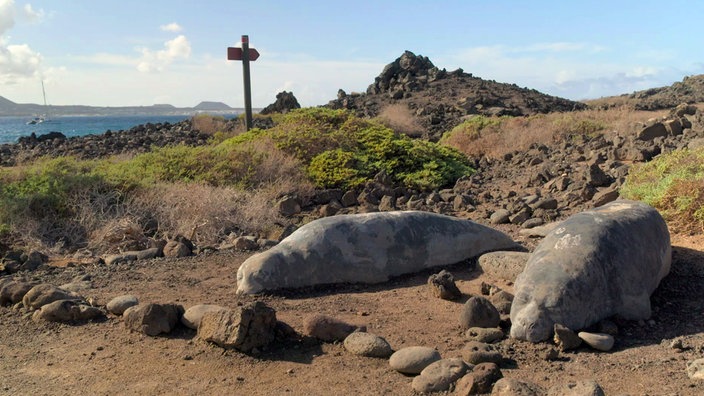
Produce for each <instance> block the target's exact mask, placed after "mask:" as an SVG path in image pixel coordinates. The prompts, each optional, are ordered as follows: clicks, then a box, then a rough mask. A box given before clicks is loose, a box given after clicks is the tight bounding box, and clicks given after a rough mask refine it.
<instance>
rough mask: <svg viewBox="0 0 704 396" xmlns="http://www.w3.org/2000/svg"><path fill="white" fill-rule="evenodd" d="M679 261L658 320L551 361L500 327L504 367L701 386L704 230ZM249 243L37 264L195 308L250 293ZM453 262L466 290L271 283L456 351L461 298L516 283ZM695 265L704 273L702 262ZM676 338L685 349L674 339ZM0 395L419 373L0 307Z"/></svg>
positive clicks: (103, 293)
mask: <svg viewBox="0 0 704 396" xmlns="http://www.w3.org/2000/svg"><path fill="white" fill-rule="evenodd" d="M673 245H675V248H674V264H673V271H672V272H671V274H670V275H669V276H668V277H667V278H665V279H664V281H663V282H662V284H661V286H660V288H659V289H658V290H657V291H656V292H655V294H654V295H653V297H652V301H653V307H654V315H653V318H652V320H651V321H648V322H641V323H623V324H621V327H620V333H619V335H618V336H617V341H616V346H615V348H614V349H613V350H612V351H611V352H608V353H605V352H596V351H593V350H589V349H587V348H581V349H578V350H577V351H574V352H568V353H561V354H560V357H559V358H558V359H557V360H553V361H550V360H546V353H547V351H548V349H549V348H551V347H552V344H547V343H543V344H537V345H533V344H530V343H526V342H518V341H515V340H504V341H502V342H501V345H502V346H501V348H502V350H503V352H504V357H505V362H504V364H503V365H502V371H503V375H504V376H505V377H514V378H519V379H524V380H529V381H532V382H535V383H537V384H539V385H541V386H543V387H545V388H549V387H550V386H552V385H555V384H559V383H565V382H569V381H572V380H580V379H594V380H596V381H597V382H598V383H599V384H600V385H601V386H602V387H603V388H604V390H605V392H606V394H607V395H624V394H628V395H701V394H704V381H701V382H698V381H694V380H690V379H689V378H688V377H687V375H686V372H685V367H686V364H687V361H691V360H694V359H697V358H700V357H704V316H703V315H702V313H704V312H703V310H704V251H703V250H704V249H703V248H702V246H704V237H702V236H698V237H675V238H674V243H673ZM247 257H248V256H247V255H246V254H243V253H232V252H230V253H227V252H224V253H223V252H221V253H214V254H211V255H201V256H197V257H190V258H185V259H177V260H173V259H171V260H167V259H156V260H150V261H143V262H137V263H132V264H128V265H127V264H126V265H118V266H114V267H106V266H80V267H74V268H49V269H48V270H40V271H38V272H35V273H32V274H30V276H31V279H33V280H35V281H42V282H48V283H52V284H56V285H60V284H62V283H65V282H68V281H70V280H71V279H72V278H73V277H75V276H77V275H82V274H89V275H91V276H92V281H93V285H94V288H93V289H91V290H88V291H87V292H85V293H84V295H85V296H86V297H90V298H93V299H94V301H95V302H96V303H97V304H105V303H107V301H109V300H110V299H111V298H113V297H115V296H118V295H122V294H134V295H136V296H138V297H139V298H140V300H141V301H142V302H161V303H165V302H177V303H180V304H182V305H183V306H184V307H186V308H188V307H190V306H192V305H195V304H200V303H211V304H220V305H223V306H228V307H235V306H237V304H239V303H242V302H248V301H253V300H254V299H255V298H254V297H242V296H237V295H236V294H235V288H236V276H235V275H236V271H237V268H238V266H239V265H240V264H241V263H242V262H243V261H244V260H245V259H246V258H247ZM474 268H475V265H474V263H470V262H468V263H464V264H460V265H456V266H453V267H450V270H451V272H452V273H453V274H454V275H455V278H456V279H457V284H458V287H459V288H460V290H461V291H462V292H463V293H464V294H465V298H464V299H463V300H462V301H459V302H449V301H444V300H440V299H437V298H434V297H431V296H430V294H429V293H428V290H427V286H426V280H427V277H428V275H429V274H430V273H431V272H427V273H423V274H418V275H414V276H407V277H403V278H400V279H396V280H394V281H392V282H389V283H386V284H382V285H374V286H357V285H344V286H339V287H328V288H324V289H316V290H306V291H299V292H295V293H288V294H286V295H277V296H264V297H257V299H260V300H263V301H265V302H266V303H267V304H268V305H270V306H272V307H273V308H275V309H276V312H277V317H278V319H279V320H282V321H284V322H286V323H288V324H290V325H291V326H292V327H293V328H294V329H296V330H298V331H302V329H303V321H304V318H305V317H306V316H308V315H310V314H314V313H324V314H329V315H332V316H335V317H338V318H340V319H343V320H347V321H350V322H354V323H358V324H366V325H367V327H368V331H370V332H373V333H376V334H378V335H381V336H383V337H385V338H386V339H387V340H388V341H389V343H390V344H391V345H392V347H394V349H399V348H402V347H406V346H412V345H425V346H431V347H435V348H437V349H438V350H439V351H440V353H441V354H442V356H443V357H460V356H461V354H460V350H461V348H462V346H463V345H464V344H465V342H466V341H465V339H464V337H463V333H462V331H461V330H460V328H459V325H458V319H459V311H460V307H461V304H462V303H463V302H464V301H466V299H467V298H469V296H470V295H477V294H479V293H480V285H481V282H482V281H485V282H489V283H494V284H496V285H497V286H499V287H502V288H505V289H506V290H509V291H511V286H510V285H508V284H506V283H505V282H501V281H498V280H496V279H490V278H487V277H486V276H484V275H483V274H481V273H480V272H479V271H477V270H475V269H474ZM697 271H699V272H697ZM676 338H680V339H681V340H682V344H683V346H684V350H680V349H675V348H672V347H671V346H670V344H671V342H672V340H673V339H676ZM0 373H2V376H1V377H0V394H11V395H30V394H31V395H74V394H93V395H114V394H140V395H145V394H149V395H153V394H181V395H196V394H210V395H219V394H232V395H280V394H290V395H330V394H356V395H382V394H388V395H412V394H414V392H413V391H412V389H411V385H410V384H411V381H412V378H411V377H408V376H404V375H402V374H399V373H397V372H395V371H393V370H391V369H390V368H389V366H388V363H387V361H386V360H384V359H374V358H362V357H357V356H354V355H351V354H350V353H347V352H346V351H345V350H344V348H343V346H342V345H341V344H339V343H338V344H321V343H319V342H317V341H315V340H312V339H308V338H305V337H304V338H302V339H300V340H295V341H289V342H286V343H276V344H272V345H271V346H269V347H268V348H266V349H265V350H263V351H262V352H261V353H259V354H258V355H256V356H248V355H245V354H242V353H239V352H236V351H225V350H223V349H221V348H219V347H216V346H212V345H209V344H206V343H204V342H202V341H199V340H197V339H196V338H195V331H192V330H189V329H186V328H183V327H179V328H178V329H177V330H176V331H175V332H173V333H172V334H170V335H168V336H162V337H148V336H145V335H141V334H137V333H131V332H129V331H128V330H126V329H125V328H124V326H123V323H122V320H121V318H119V317H114V316H108V317H107V319H105V320H104V321H100V322H93V323H87V324H81V325H65V324H55V323H37V322H34V321H32V320H31V318H30V315H29V314H28V313H26V312H23V311H22V310H16V309H12V308H9V307H2V308H0Z"/></svg>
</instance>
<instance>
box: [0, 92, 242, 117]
mask: <svg viewBox="0 0 704 396" xmlns="http://www.w3.org/2000/svg"><path fill="white" fill-rule="evenodd" d="M204 111H207V112H212V113H242V112H244V109H242V108H234V107H230V106H228V105H227V104H225V103H222V102H200V103H199V104H198V105H196V106H195V107H175V106H173V105H170V104H155V105H151V106H122V107H107V106H84V105H64V106H56V105H49V106H46V107H45V106H42V105H39V104H34V103H15V102H13V101H11V100H9V99H7V98H4V97H2V96H0V116H17V117H31V116H34V115H36V114H44V113H47V114H49V115H50V116H78V115H97V116H99V115H152V114H154V115H191V114H194V113H198V112H204Z"/></svg>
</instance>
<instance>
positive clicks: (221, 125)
mask: <svg viewBox="0 0 704 396" xmlns="http://www.w3.org/2000/svg"><path fill="white" fill-rule="evenodd" d="M191 124H192V125H193V129H197V130H199V131H201V132H202V133H205V134H207V135H211V136H212V135H214V134H215V133H216V132H224V131H225V126H226V124H227V121H226V120H225V117H222V116H214V115H210V114H198V115H195V116H193V118H191Z"/></svg>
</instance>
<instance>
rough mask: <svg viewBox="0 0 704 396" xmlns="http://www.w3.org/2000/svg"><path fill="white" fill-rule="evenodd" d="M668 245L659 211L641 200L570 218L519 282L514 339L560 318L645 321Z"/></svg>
mask: <svg viewBox="0 0 704 396" xmlns="http://www.w3.org/2000/svg"><path fill="white" fill-rule="evenodd" d="M671 249H672V248H671V246H670V234H669V231H668V229H667V225H666V224H665V221H664V220H663V219H662V216H660V214H659V213H658V211H657V210H655V209H654V208H652V207H650V206H648V205H646V204H644V203H642V202H636V201H626V200H617V201H614V202H612V203H610V204H607V205H604V206H601V207H599V208H595V209H592V210H589V211H586V212H582V213H578V214H576V215H573V216H571V217H569V218H568V219H566V220H564V221H563V222H561V223H560V224H559V226H558V227H557V228H556V229H554V230H553V231H552V232H550V234H548V236H546V237H545V239H544V240H543V241H542V242H541V243H540V244H539V245H538V246H537V247H536V248H535V250H534V251H533V253H532V254H531V257H530V259H529V260H528V262H527V263H526V267H525V269H524V271H523V272H522V273H521V274H520V275H519V276H518V278H517V279H516V283H515V285H514V290H515V292H516V293H515V295H516V298H515V299H514V302H513V306H512V307H511V323H512V326H511V337H514V338H519V339H525V340H528V341H531V342H539V341H543V340H546V339H548V338H549V337H550V336H551V335H552V332H553V326H554V324H555V323H561V324H563V325H565V326H567V327H569V328H571V329H584V328H587V327H589V326H591V325H593V324H596V323H598V322H599V321H600V320H602V319H605V318H608V317H611V316H614V315H619V316H621V317H623V318H624V319H627V320H639V319H648V318H649V317H650V314H651V309H650V295H651V294H652V292H653V291H654V290H655V288H656V287H657V286H658V284H659V283H660V280H661V279H662V278H663V277H664V276H665V275H667V274H668V272H669V271H670V264H671V260H672V257H671V256H672V250H671ZM584 301H589V302H590V304H589V305H585V304H584Z"/></svg>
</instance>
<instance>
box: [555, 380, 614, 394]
mask: <svg viewBox="0 0 704 396" xmlns="http://www.w3.org/2000/svg"><path fill="white" fill-rule="evenodd" d="M548 396H604V390H603V389H601V386H599V384H598V383H597V382H596V381H594V380H581V381H576V382H568V383H566V384H558V385H555V386H553V387H551V388H550V389H549V390H548Z"/></svg>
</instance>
